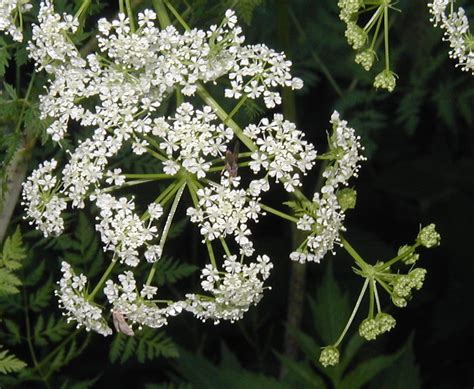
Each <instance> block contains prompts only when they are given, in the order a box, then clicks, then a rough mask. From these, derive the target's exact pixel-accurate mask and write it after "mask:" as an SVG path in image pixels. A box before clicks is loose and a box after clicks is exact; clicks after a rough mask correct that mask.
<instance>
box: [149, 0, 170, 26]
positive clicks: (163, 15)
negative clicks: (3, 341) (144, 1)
mask: <svg viewBox="0 0 474 389" xmlns="http://www.w3.org/2000/svg"><path fill="white" fill-rule="evenodd" d="M153 8H155V11H156V14H157V15H158V21H159V22H160V27H161V28H162V29H163V30H164V29H165V28H166V27H168V26H169V25H170V24H171V20H170V18H169V16H168V11H166V7H165V4H164V3H163V0H153Z"/></svg>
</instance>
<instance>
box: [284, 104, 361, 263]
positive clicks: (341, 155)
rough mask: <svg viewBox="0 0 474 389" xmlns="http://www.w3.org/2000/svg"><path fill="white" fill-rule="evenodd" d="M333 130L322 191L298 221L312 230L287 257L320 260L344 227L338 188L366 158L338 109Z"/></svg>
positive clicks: (330, 249) (301, 260)
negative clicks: (328, 162) (308, 211)
mask: <svg viewBox="0 0 474 389" xmlns="http://www.w3.org/2000/svg"><path fill="white" fill-rule="evenodd" d="M331 124H332V126H333V132H332V135H331V137H330V138H329V153H328V155H329V156H330V157H331V158H332V159H333V162H332V163H330V164H329V165H328V166H327V167H326V169H325V170H324V172H323V177H324V178H325V183H324V185H323V186H322V188H321V192H316V193H315V194H314V196H313V199H312V204H311V207H310V210H311V213H310V214H304V215H303V216H302V217H301V218H300V219H299V220H298V223H297V228H298V229H300V230H302V231H308V230H310V231H311V233H310V235H309V236H308V238H307V239H306V240H305V242H303V245H302V247H300V249H298V250H296V251H294V252H292V253H291V254H290V258H291V259H292V260H294V261H298V262H301V263H304V262H306V261H309V262H319V261H320V260H321V259H322V258H323V257H324V256H325V255H326V254H327V253H328V252H329V251H332V250H333V249H334V245H335V244H336V243H338V242H339V232H340V231H344V230H345V227H344V225H343V222H344V218H345V214H344V212H343V210H342V209H341V205H340V204H339V201H338V198H337V190H338V189H340V188H341V187H343V186H347V185H348V181H349V179H350V178H351V177H353V176H356V177H357V173H358V171H359V168H360V162H361V161H363V160H364V159H365V157H363V156H362V155H361V154H360V152H361V150H363V148H362V146H361V144H360V141H359V137H358V136H356V135H355V130H354V129H353V128H351V127H349V126H348V125H347V122H346V121H345V120H342V119H341V118H340V116H339V113H338V112H337V111H334V113H333V114H332V116H331Z"/></svg>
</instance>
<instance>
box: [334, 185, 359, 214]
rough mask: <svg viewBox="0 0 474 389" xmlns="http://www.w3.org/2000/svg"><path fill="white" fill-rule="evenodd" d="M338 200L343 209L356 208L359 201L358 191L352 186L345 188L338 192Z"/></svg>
mask: <svg viewBox="0 0 474 389" xmlns="http://www.w3.org/2000/svg"><path fill="white" fill-rule="evenodd" d="M336 196H337V202H338V203H339V205H340V206H341V209H342V210H343V211H346V210H347V209H354V208H355V206H356V201H357V192H356V191H355V190H354V189H351V188H343V189H341V190H338V191H337V193H336Z"/></svg>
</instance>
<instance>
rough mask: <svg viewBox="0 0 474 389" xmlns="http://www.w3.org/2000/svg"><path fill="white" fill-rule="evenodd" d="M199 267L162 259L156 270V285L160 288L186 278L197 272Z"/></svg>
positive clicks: (171, 259) (168, 258)
mask: <svg viewBox="0 0 474 389" xmlns="http://www.w3.org/2000/svg"><path fill="white" fill-rule="evenodd" d="M197 270H198V267H197V266H195V265H191V264H188V263H182V262H180V261H179V260H175V259H173V258H170V257H164V258H162V259H160V262H159V263H158V267H157V270H156V276H155V277H156V283H157V284H158V286H162V285H165V284H167V285H169V284H173V283H175V282H177V281H179V280H180V279H182V278H185V277H187V276H189V275H191V274H193V273H194V272H195V271H197Z"/></svg>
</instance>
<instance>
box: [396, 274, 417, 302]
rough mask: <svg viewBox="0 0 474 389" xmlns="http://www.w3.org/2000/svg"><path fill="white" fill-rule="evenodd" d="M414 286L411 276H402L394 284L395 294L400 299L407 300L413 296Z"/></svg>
mask: <svg viewBox="0 0 474 389" xmlns="http://www.w3.org/2000/svg"><path fill="white" fill-rule="evenodd" d="M413 286H414V285H413V280H412V278H411V277H410V276H409V275H406V274H400V275H398V277H397V278H396V279H395V281H394V282H393V293H394V294H396V295H397V296H398V297H402V298H404V299H407V298H409V297H410V295H411V290H412V289H413Z"/></svg>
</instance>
